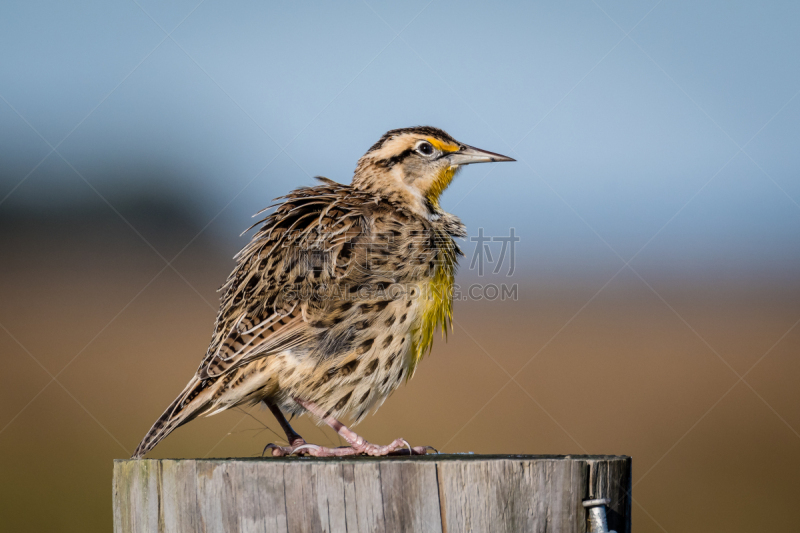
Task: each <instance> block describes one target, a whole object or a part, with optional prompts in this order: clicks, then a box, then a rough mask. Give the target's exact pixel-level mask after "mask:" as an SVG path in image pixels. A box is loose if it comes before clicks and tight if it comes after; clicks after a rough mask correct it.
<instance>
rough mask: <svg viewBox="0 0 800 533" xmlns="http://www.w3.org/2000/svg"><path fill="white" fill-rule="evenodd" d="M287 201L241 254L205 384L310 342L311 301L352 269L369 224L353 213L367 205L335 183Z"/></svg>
mask: <svg viewBox="0 0 800 533" xmlns="http://www.w3.org/2000/svg"><path fill="white" fill-rule="evenodd" d="M281 200H282V202H281V203H279V205H278V209H277V210H276V211H275V212H274V213H273V214H272V215H270V216H268V217H266V218H265V219H264V220H262V221H261V227H260V228H259V229H258V231H257V232H256V234H255V235H254V236H253V239H252V240H251V241H250V243H249V244H248V245H247V246H246V247H245V248H244V249H243V250H242V251H241V252H240V253H239V254H238V255H237V256H236V260H237V266H236V268H235V269H234V271H233V272H232V273H231V275H230V276H229V278H228V280H227V282H226V284H225V285H224V286H223V290H224V291H225V294H224V296H223V298H222V305H221V307H220V312H219V315H218V317H217V324H216V327H215V333H214V338H213V340H212V342H211V346H210V347H209V350H208V353H207V354H206V357H205V358H204V360H203V362H202V364H201V365H200V368H199V369H198V376H199V377H200V378H202V379H206V378H215V377H218V376H220V375H222V374H224V373H225V372H226V371H228V370H230V369H232V368H236V367H238V366H241V365H242V364H245V363H246V362H248V361H251V360H253V359H255V358H258V357H262V356H265V355H269V354H272V353H276V352H279V351H283V350H287V349H291V348H293V347H296V346H298V345H301V344H303V343H304V342H305V341H307V340H308V339H309V336H310V334H311V333H310V328H309V327H308V323H309V314H310V313H311V309H310V308H311V307H313V305H312V303H310V299H309V296H310V295H311V294H314V291H315V290H317V289H318V288H319V287H321V286H323V287H324V286H330V285H336V284H339V283H340V282H341V280H342V279H344V278H345V277H346V276H347V275H348V273H350V272H351V271H352V270H353V266H354V262H355V260H354V254H353V249H354V246H355V244H354V243H356V242H357V241H358V240H359V238H360V237H361V236H362V234H363V233H364V222H363V219H362V217H361V216H360V214H359V213H360V212H359V210H357V209H353V208H352V207H353V206H354V205H357V204H358V203H359V202H362V201H364V199H362V198H358V194H357V193H356V192H354V191H353V190H352V189H350V187H347V186H344V185H339V184H336V183H334V182H330V183H326V184H325V185H320V186H317V187H308V188H303V189H298V190H296V191H294V192H293V193H292V194H290V195H288V196H286V197H284V198H282V199H281ZM311 300H313V298H312V299H311Z"/></svg>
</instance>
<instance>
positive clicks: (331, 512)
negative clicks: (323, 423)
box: [113, 455, 631, 533]
mask: <svg viewBox="0 0 800 533" xmlns="http://www.w3.org/2000/svg"><path fill="white" fill-rule="evenodd" d="M630 491H631V460H630V458H629V457H616V456H478V455H433V456H425V457H413V458H408V457H394V458H380V459H375V458H348V459H313V458H298V457H293V458H281V459H273V458H269V459H224V460H217V459H214V460H192V459H186V460H139V461H132V460H124V461H123V460H120V461H116V462H115V464H114V483H113V492H114V531H115V532H116V533H134V532H136V533H138V532H153V531H159V532H170V533H171V532H181V533H182V532H189V531H192V532H194V531H203V532H208V533H217V532H236V531H241V532H247V533H251V532H258V533H270V532H273V531H276V532H280V533H320V532H325V533H332V532H339V531H347V532H358V533H366V532H370V533H373V532H377V533H390V532H396V531H400V532H405V531H408V532H435V533H456V532H480V531H492V532H495V531H500V532H517V531H532V532H537V533H545V532H559V533H560V532H567V533H585V531H586V511H585V509H584V508H583V505H582V502H583V500H587V499H597V498H609V500H610V501H611V503H610V504H609V506H608V510H607V514H608V522H609V524H608V525H609V529H613V530H616V531H617V532H618V533H630V527H631V524H630V513H631V495H630Z"/></svg>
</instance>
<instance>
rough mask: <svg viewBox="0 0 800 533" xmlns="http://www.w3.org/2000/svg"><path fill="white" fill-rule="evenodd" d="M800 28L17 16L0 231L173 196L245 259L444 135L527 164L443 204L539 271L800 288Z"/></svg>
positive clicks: (564, 17)
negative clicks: (293, 198)
mask: <svg viewBox="0 0 800 533" xmlns="http://www.w3.org/2000/svg"><path fill="white" fill-rule="evenodd" d="M799 26H800V4H798V3H796V2H761V3H756V2H732V1H725V2H722V1H717V2H711V1H704V2H690V1H669V2H668V1H666V0H664V1H662V2H656V1H639V2H632V1H630V2H623V1H610V0H609V1H602V0H596V1H592V0H588V1H574V2H571V1H561V2H506V3H502V4H488V3H475V2H452V1H446V0H434V1H427V0H425V1H419V2H406V3H402V4H400V3H395V2H375V1H360V2H314V3H296V2H256V1H251V2H235V3H231V2H222V1H218V0H205V1H203V2H198V1H196V0H185V1H176V2H169V3H168V5H165V3H163V2H157V1H155V0H137V2H133V1H132V0H117V1H106V0H103V1H100V0H97V1H84V2H81V3H79V4H76V3H64V2H54V1H52V2H43V1H42V2H37V1H24V2H23V1H5V2H3V3H2V5H0V50H2V51H3V52H2V62H0V96H1V97H2V99H0V162H2V172H0V180H2V181H0V199H2V198H4V200H3V202H2V203H1V204H0V214H2V213H1V212H2V211H3V210H8V211H9V212H10V211H14V210H30V211H45V210H48V211H52V210H58V209H59V208H72V209H74V208H75V206H77V207H78V208H81V206H88V205H90V204H91V205H94V204H96V203H97V202H99V201H100V200H99V197H98V196H99V195H102V196H103V197H104V198H105V199H106V200H108V201H109V202H110V203H111V204H114V205H123V204H124V203H125V199H126V198H127V197H129V196H136V197H138V198H145V199H147V198H151V199H157V198H158V197H159V196H169V197H170V198H177V199H179V201H180V202H182V203H185V204H186V206H187V209H189V210H190V211H191V212H192V213H194V214H195V216H196V217H197V220H198V223H199V224H200V225H201V226H202V225H205V224H206V223H208V222H209V221H212V220H213V222H211V224H210V226H209V228H208V230H207V231H208V232H209V234H211V235H215V236H217V237H221V238H222V239H225V240H226V242H230V243H231V247H232V249H235V248H238V247H239V246H241V244H242V243H243V240H241V239H238V237H236V236H237V235H238V234H239V232H240V231H241V230H243V229H244V228H245V227H247V226H248V225H249V222H250V215H251V214H253V213H255V212H256V211H258V210H259V209H261V208H262V207H264V206H266V205H268V204H269V203H270V199H271V198H273V197H275V196H278V195H281V194H284V193H286V192H287V191H288V190H290V189H292V188H294V187H296V186H299V185H307V184H309V183H311V182H312V180H311V177H312V176H315V175H325V176H327V177H329V178H332V179H335V180H337V181H341V182H348V181H349V180H350V178H351V176H352V171H353V168H354V166H355V162H356V160H357V159H358V158H359V157H360V155H361V154H363V152H364V151H365V150H366V149H367V148H368V147H369V146H370V145H371V144H372V143H373V142H374V141H375V140H376V139H377V138H378V137H379V136H380V135H381V134H382V133H383V132H384V131H386V130H388V129H391V128H396V127H404V126H410V125H416V124H430V125H434V126H438V127H441V128H444V129H446V130H447V131H448V132H450V133H451V134H452V135H453V136H455V137H456V138H458V139H459V140H462V141H464V142H466V143H469V144H472V145H474V146H478V147H482V148H486V149H489V150H492V151H497V152H500V153H504V154H507V155H510V156H512V157H515V158H517V159H518V162H517V163H513V164H502V165H494V166H491V165H476V166H473V167H469V168H466V169H465V170H464V171H463V172H462V173H461V174H460V175H459V177H458V178H457V180H456V182H455V183H454V184H453V186H452V187H451V188H450V190H448V192H447V193H446V195H445V197H444V199H443V206H444V207H445V208H446V209H448V210H450V211H452V212H454V213H456V214H458V215H459V216H461V218H462V219H463V220H464V222H465V223H466V224H467V226H468V228H469V229H470V232H471V233H473V234H474V233H476V232H477V229H478V228H479V227H483V228H485V231H486V233H487V234H490V235H505V234H507V233H508V228H510V227H514V228H516V232H517V234H518V235H520V237H521V239H522V240H521V242H520V244H519V249H518V250H519V252H518V253H519V254H520V257H523V258H527V259H526V264H525V266H526V268H527V269H528V270H529V271H531V272H534V273H535V272H539V273H547V272H564V271H570V270H571V269H574V271H575V272H579V273H584V274H586V273H591V272H594V273H598V274H602V275H603V276H605V275H606V273H607V272H612V273H613V271H614V270H615V269H617V268H619V266H620V265H621V264H624V262H625V261H629V260H631V259H632V263H631V264H632V265H639V268H641V269H650V270H652V271H658V272H660V273H662V274H663V275H672V276H676V277H684V276H692V275H694V274H696V273H698V272H705V273H706V274H709V275H712V276H723V277H724V276H728V275H730V276H733V277H736V276H739V275H748V276H750V275H752V276H758V277H762V278H763V277H766V278H776V279H784V278H786V277H787V276H788V277H792V276H794V277H795V278H796V272H797V267H798V260H800V238H798V237H800V179H798V170H799V169H800V158H799V157H798V146H800V96H798V91H800V53H798V51H800V32H798V31H797V27H799ZM53 147H55V148H56V152H53V153H51V150H52V148H53ZM48 154H49V155H48ZM93 189H94V190H93ZM120 209H121V211H122V212H123V213H124V207H121V208H120ZM587 275H588V274H587Z"/></svg>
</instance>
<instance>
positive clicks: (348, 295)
mask: <svg viewBox="0 0 800 533" xmlns="http://www.w3.org/2000/svg"><path fill="white" fill-rule="evenodd" d="M501 161H514V159H512V158H510V157H507V156H504V155H500V154H497V153H494V152H489V151H486V150H481V149H478V148H475V147H472V146H469V145H467V144H464V143H461V142H459V141H456V140H455V139H454V138H453V137H451V136H450V135H449V134H448V133H446V132H445V131H443V130H441V129H438V128H435V127H431V126H416V127H410V128H400V129H393V130H390V131H388V132H387V133H385V134H384V135H383V136H381V137H380V139H379V140H378V141H377V142H376V143H375V144H374V145H372V147H370V148H369V150H367V152H366V153H365V154H364V155H363V156H362V157H361V158H360V159H359V160H358V163H357V165H356V169H355V173H354V175H353V178H352V182H351V184H350V185H345V184H341V183H337V182H335V181H333V180H330V179H327V178H324V177H317V179H318V180H319V184H318V185H315V186H308V187H300V188H298V189H295V190H294V191H292V192H291V193H289V194H288V195H286V196H282V197H280V198H277V199H276V200H275V203H274V204H273V205H271V206H269V207H268V208H266V209H264V210H262V211H261V212H259V213H257V214H256V215H254V216H259V215H263V214H264V213H266V212H267V211H269V210H270V209H273V208H274V211H273V212H272V213H271V214H269V215H264V218H262V219H261V220H259V221H258V222H256V224H254V225H253V226H251V227H250V228H249V230H252V229H255V232H254V233H253V236H252V238H251V240H250V241H249V243H248V244H246V245H245V246H244V248H243V249H242V250H241V251H240V252H239V253H238V254H237V255H236V256H235V257H234V260H235V262H236V264H235V267H234V269H233V271H232V272H231V274H230V275H229V276H228V278H227V280H226V282H225V284H224V285H223V286H222V288H221V289H220V291H221V293H222V297H221V303H220V309H219V312H218V315H217V319H216V322H215V325H214V333H213V335H212V340H211V343H210V345H209V348H208V350H207V352H206V355H205V356H204V358H203V360H202V362H201V364H200V366H199V368H198V369H197V372H196V373H195V375H194V376H193V377H192V379H191V380H190V381H189V383H188V384H187V385H186V387H185V388H184V389H183V391H182V392H181V393H180V394H179V395H178V397H177V398H176V399H175V400H174V401H173V402H172V403H171V404H170V405H169V407H167V409H166V410H165V411H164V413H163V414H162V415H161V417H160V418H158V420H157V421H156V422H155V423H154V424H153V426H152V427H151V428H150V430H149V431H148V432H147V434H146V435H145V437H144V438H143V439H142V441H141V443H140V444H139V446H138V447H137V448H136V451H135V452H134V455H133V458H134V459H135V458H141V457H143V456H144V455H145V454H146V453H148V452H149V451H150V450H152V449H153V447H154V446H155V445H156V444H158V443H159V442H160V441H161V440H163V439H164V438H165V437H166V436H167V435H169V434H170V433H171V432H172V431H173V430H175V429H176V428H178V427H179V426H182V425H183V424H186V423H187V422H189V421H191V420H193V419H195V418H196V417H198V416H200V415H212V414H215V413H218V412H221V411H224V410H226V409H230V408H233V407H236V406H252V405H256V404H259V403H262V402H263V404H265V405H266V406H267V407H268V408H269V410H270V411H271V412H272V414H273V415H274V416H275V418H276V419H277V421H278V423H279V424H280V426H281V428H282V429H283V431H284V432H285V434H286V439H287V442H288V445H286V446H279V445H276V444H272V443H270V444H269V445H267V447H266V448H265V449H264V452H266V450H267V449H270V450H271V454H272V455H273V456H288V455H292V454H298V455H299V454H303V455H310V456H317V457H329V456H349V455H371V456H383V455H389V454H393V455H397V454H425V453H426V452H427V450H428V447H425V446H415V447H412V446H410V445H409V444H408V442H407V441H406V440H404V439H402V438H398V439H395V440H394V441H393V442H391V443H390V444H388V445H383V446H381V445H376V444H373V443H370V442H368V441H367V440H365V439H364V438H363V437H361V436H359V435H358V434H357V433H355V432H354V431H353V430H352V429H351V428H352V427H353V426H354V425H355V424H357V423H358V422H359V421H361V420H362V419H363V418H364V417H365V416H366V415H367V413H369V412H374V411H376V410H377V409H378V407H380V406H381V405H382V404H383V402H384V401H385V400H386V399H387V398H388V396H389V395H390V394H391V393H392V392H393V391H394V390H395V389H396V388H397V387H398V386H399V385H400V384H401V383H402V382H403V380H404V379H405V380H408V379H410V378H411V377H412V376H413V375H414V373H415V371H416V369H417V365H418V363H419V362H420V360H421V359H422V358H423V356H424V355H426V354H427V353H428V352H430V350H431V347H432V344H433V338H434V332H435V331H436V330H437V329H441V330H442V332H443V333H445V334H446V332H447V330H448V328H449V327H451V322H452V306H453V284H454V278H455V274H456V268H457V263H458V257H459V256H463V253H462V252H461V250H460V248H459V246H458V244H457V242H456V239H457V238H463V237H465V236H466V235H467V233H466V228H465V226H464V224H463V223H462V222H461V221H460V220H459V218H458V217H456V216H455V215H452V214H450V213H447V212H445V211H444V210H443V209H442V207H441V205H440V197H441V195H442V193H443V192H444V191H445V189H447V187H448V186H449V185H450V184H451V182H452V181H453V179H454V177H455V175H456V174H457V172H458V171H459V170H460V169H461V168H462V167H463V166H465V165H469V164H473V163H489V162H501ZM249 230H248V231H249ZM304 414H310V415H312V416H314V417H316V419H317V421H318V423H325V424H327V425H328V426H330V427H331V428H332V429H334V430H335V431H336V432H337V433H338V434H339V435H340V436H341V437H342V438H343V439H344V440H345V441H346V442H347V446H340V447H336V448H329V447H325V446H319V445H316V444H310V443H307V442H306V441H305V440H304V439H303V438H302V437H301V436H300V435H299V434H298V433H297V432H295V431H294V429H293V428H292V426H291V425H290V423H289V421H288V420H287V415H288V416H290V417H294V416H300V415H304ZM345 416H346V417H348V418H347V420H348V423H349V424H350V427H348V426H347V425H345V424H344V423H342V422H341V420H342V419H343V417H345ZM264 452H262V455H263V453H264Z"/></svg>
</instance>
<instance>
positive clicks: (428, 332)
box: [407, 235, 457, 379]
mask: <svg viewBox="0 0 800 533" xmlns="http://www.w3.org/2000/svg"><path fill="white" fill-rule="evenodd" d="M441 237H443V238H440V239H437V240H436V241H437V242H439V243H441V247H440V249H439V250H438V254H437V260H436V268H435V270H434V274H433V277H431V278H429V279H428V280H427V281H426V282H423V283H422V284H421V286H420V292H421V294H420V296H419V299H420V301H419V304H418V305H419V311H418V313H417V320H416V321H415V323H414V325H413V327H412V330H411V340H412V343H411V353H410V361H409V368H408V373H407V376H408V379H410V378H411V376H412V375H413V374H414V370H415V369H416V366H417V363H419V361H420V359H422V357H423V356H424V355H425V353H426V352H429V351H430V350H431V347H432V346H433V334H434V332H435V331H436V328H437V327H439V326H441V328H442V337H444V338H447V330H448V328H450V327H451V325H452V324H451V323H452V319H453V283H454V281H455V273H456V258H457V252H456V247H455V244H454V243H453V241H452V239H451V238H450V236H449V235H442V236H441Z"/></svg>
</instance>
